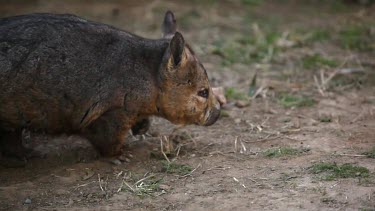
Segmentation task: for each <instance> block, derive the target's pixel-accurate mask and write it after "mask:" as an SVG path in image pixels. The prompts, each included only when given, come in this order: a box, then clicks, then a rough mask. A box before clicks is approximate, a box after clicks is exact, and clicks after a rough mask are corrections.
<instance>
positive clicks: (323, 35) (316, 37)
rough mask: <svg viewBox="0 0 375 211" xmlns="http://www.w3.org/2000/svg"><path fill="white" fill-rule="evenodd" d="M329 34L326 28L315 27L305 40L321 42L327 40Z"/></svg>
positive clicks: (329, 36)
mask: <svg viewBox="0 0 375 211" xmlns="http://www.w3.org/2000/svg"><path fill="white" fill-rule="evenodd" d="M330 38H331V35H330V33H329V31H328V30H327V29H316V30H313V31H312V32H311V35H310V36H309V37H308V38H307V40H306V41H307V42H310V43H311V42H323V41H326V40H329V39H330Z"/></svg>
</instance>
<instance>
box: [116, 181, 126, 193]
mask: <svg viewBox="0 0 375 211" xmlns="http://www.w3.org/2000/svg"><path fill="white" fill-rule="evenodd" d="M124 182H125V180H124V179H122V182H121V185H120V187H119V188H118V189H117V193H119V192H120V191H121V190H122V187H123V186H124Z"/></svg>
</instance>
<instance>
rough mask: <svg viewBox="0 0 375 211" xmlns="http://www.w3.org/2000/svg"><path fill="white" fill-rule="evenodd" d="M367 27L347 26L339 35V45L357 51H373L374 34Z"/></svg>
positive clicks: (374, 45)
mask: <svg viewBox="0 0 375 211" xmlns="http://www.w3.org/2000/svg"><path fill="white" fill-rule="evenodd" d="M370 31H371V30H370V27H369V26H367V25H366V26H358V25H354V26H349V27H346V28H345V29H343V30H341V31H340V33H339V43H340V45H341V46H342V47H343V48H346V49H350V50H359V51H371V50H375V44H374V38H373V37H374V36H375V35H374V34H371V32H370Z"/></svg>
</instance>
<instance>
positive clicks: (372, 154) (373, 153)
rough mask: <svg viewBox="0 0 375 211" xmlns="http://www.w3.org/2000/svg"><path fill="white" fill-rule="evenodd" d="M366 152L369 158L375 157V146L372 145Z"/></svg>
mask: <svg viewBox="0 0 375 211" xmlns="http://www.w3.org/2000/svg"><path fill="white" fill-rule="evenodd" d="M364 154H365V155H367V157H368V158H375V146H374V147H372V149H371V150H370V151H368V152H365V153H364Z"/></svg>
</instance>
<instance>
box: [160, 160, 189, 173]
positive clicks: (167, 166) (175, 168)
mask: <svg viewBox="0 0 375 211" xmlns="http://www.w3.org/2000/svg"><path fill="white" fill-rule="evenodd" d="M162 165H163V169H162V170H163V171H164V172H165V173H168V174H178V175H187V174H190V172H191V171H192V170H193V169H192V168H191V166H189V165H184V164H177V163H173V162H172V163H169V162H167V161H164V160H163V161H162Z"/></svg>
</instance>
